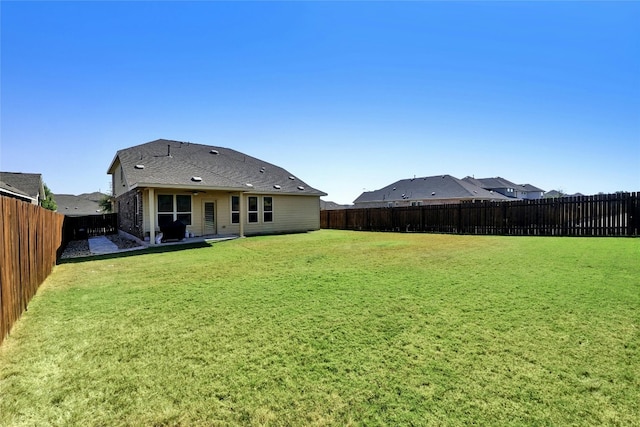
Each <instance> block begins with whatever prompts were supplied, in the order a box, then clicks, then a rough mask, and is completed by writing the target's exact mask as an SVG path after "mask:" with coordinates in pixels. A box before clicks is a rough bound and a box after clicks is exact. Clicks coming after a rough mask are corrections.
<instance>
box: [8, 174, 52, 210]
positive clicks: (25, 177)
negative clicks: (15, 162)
mask: <svg viewBox="0 0 640 427" xmlns="http://www.w3.org/2000/svg"><path fill="white" fill-rule="evenodd" d="M0 194H2V195H3V196H8V197H14V198H16V199H20V200H22V201H25V202H29V203H31V204H33V205H39V204H40V202H41V201H42V200H44V199H45V194H44V183H43V181H42V175H41V174H39V173H21V172H0Z"/></svg>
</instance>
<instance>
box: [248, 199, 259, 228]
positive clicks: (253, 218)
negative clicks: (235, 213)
mask: <svg viewBox="0 0 640 427" xmlns="http://www.w3.org/2000/svg"><path fill="white" fill-rule="evenodd" d="M247 199H248V201H249V203H248V206H247V213H248V214H249V222H250V223H251V222H258V197H257V196H249V197H248V198H247Z"/></svg>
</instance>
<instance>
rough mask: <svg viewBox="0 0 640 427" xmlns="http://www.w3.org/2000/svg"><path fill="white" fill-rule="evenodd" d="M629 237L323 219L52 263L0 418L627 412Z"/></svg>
mask: <svg viewBox="0 0 640 427" xmlns="http://www.w3.org/2000/svg"><path fill="white" fill-rule="evenodd" d="M639 309H640V240H638V239H608V238H525V237H515V238H510V237H478V236H448V235H428V234H393V233H379V234H376V233H364V232H343V231H329V230H322V231H319V232H314V233H309V234H298V235H288V236H265V237H253V238H248V239H239V240H234V241H228V242H223V243H216V244H214V245H212V246H210V247H205V248H197V249H188V250H184V251H174V252H167V253H149V254H141V255H137V256H127V257H122V258H106V259H100V260H92V261H85V262H80V263H69V264H63V265H59V266H57V267H56V268H55V269H54V272H53V274H52V275H51V276H50V277H49V279H47V281H46V282H45V284H44V285H43V287H42V288H41V290H40V291H39V293H38V295H37V296H36V297H35V298H34V300H33V301H32V302H31V304H30V306H29V310H28V311H27V312H26V313H25V315H24V316H23V318H22V319H21V320H20V321H19V322H18V324H17V326H16V327H15V328H14V330H13V332H12V334H11V336H10V337H9V338H8V339H7V340H5V342H4V344H3V345H2V348H1V349H0V425H3V426H5V425H6V426H20V425H34V426H35V425H38V426H40V425H82V426H92V425H95V426H103V425H104V426H106V425H109V426H112V425H116V426H118V425H136V426H137V425H158V426H160V425H184V426H187V425H188V426H199V425H214V426H215V425H221V426H224V425H274V426H276V425H282V426H285V425H286V426H289V425H305V426H307V425H310V426H314V425H336V426H343V425H367V426H370V425H469V424H477V425H522V426H532V425H580V426H584V425H593V426H596V425H597V426H601V425H620V426H629V425H639V424H640V423H639V421H638V420H640V410H639V409H638V408H639V405H638V402H640V332H639V326H640V323H639V320H640V310H639Z"/></svg>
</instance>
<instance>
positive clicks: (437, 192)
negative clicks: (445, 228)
mask: <svg viewBox="0 0 640 427" xmlns="http://www.w3.org/2000/svg"><path fill="white" fill-rule="evenodd" d="M504 200H509V199H508V198H507V197H505V196H503V195H502V194H499V193H496V192H492V191H489V190H485V189H483V188H481V187H478V186H477V185H474V184H472V183H469V182H466V181H463V180H461V179H458V178H456V177H454V176H451V175H437V176H428V177H424V178H412V179H403V180H400V181H396V182H394V183H393V184H390V185H388V186H386V187H384V188H381V189H380V190H375V191H366V192H364V193H362V194H361V195H360V196H359V197H358V198H357V199H356V200H355V201H354V202H353V204H354V207H355V208H368V207H395V206H422V205H441V204H447V203H461V202H475V201H504Z"/></svg>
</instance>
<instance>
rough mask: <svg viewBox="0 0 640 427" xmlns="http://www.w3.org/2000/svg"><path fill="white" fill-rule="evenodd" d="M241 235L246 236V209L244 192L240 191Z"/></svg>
mask: <svg viewBox="0 0 640 427" xmlns="http://www.w3.org/2000/svg"><path fill="white" fill-rule="evenodd" d="M239 199H240V206H239V207H238V209H240V237H244V219H245V215H246V213H245V211H244V193H240V197H239Z"/></svg>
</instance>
